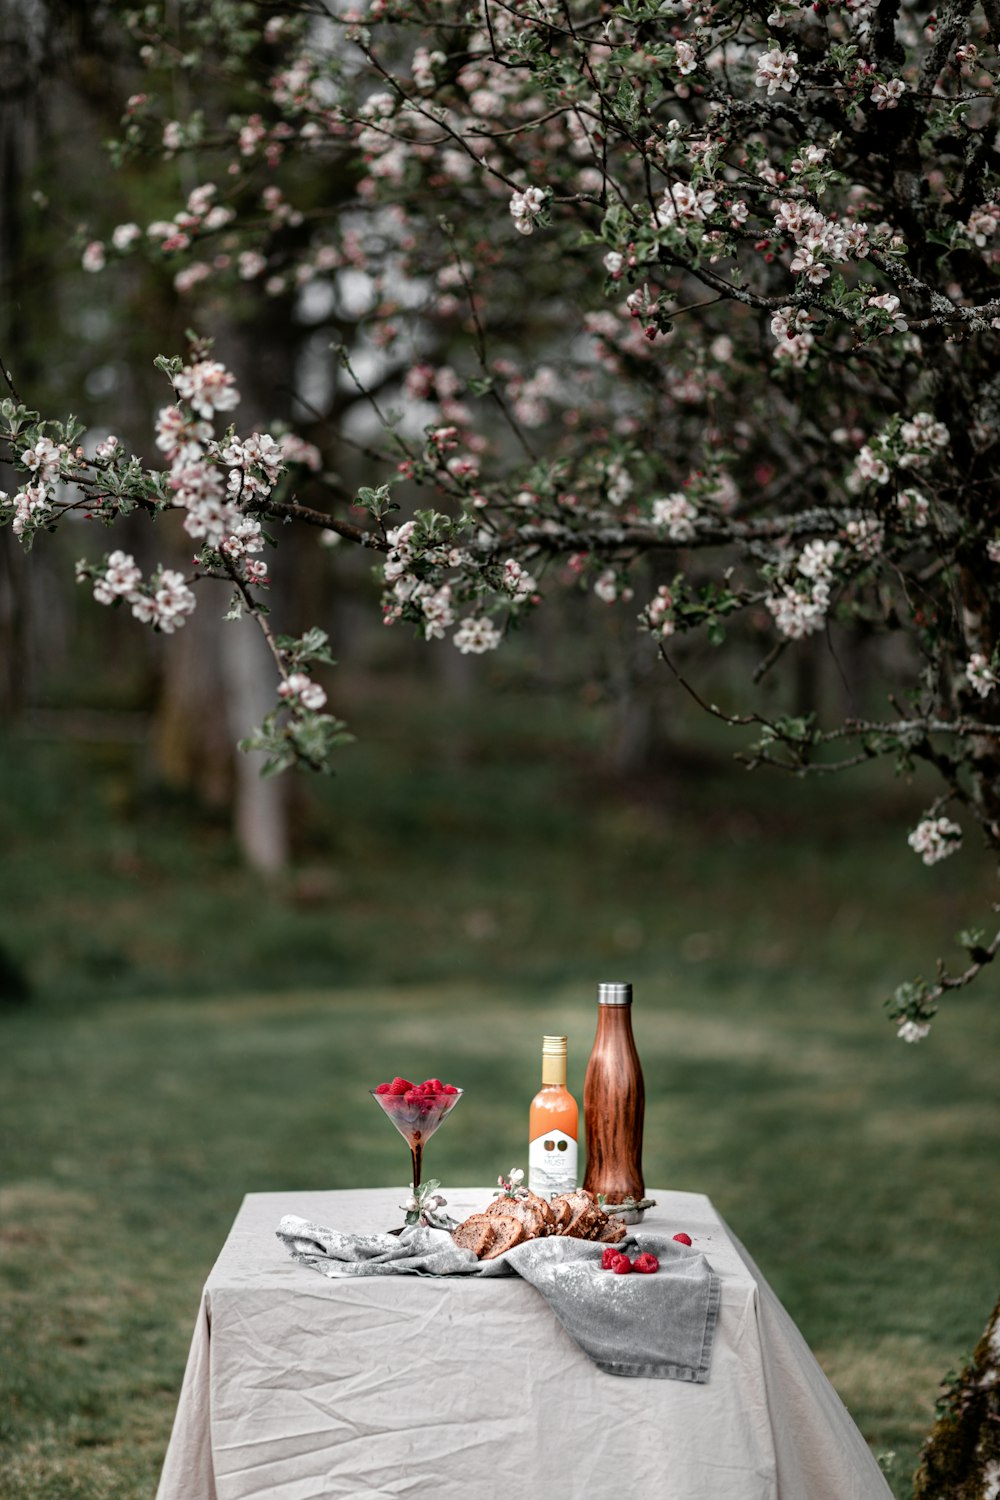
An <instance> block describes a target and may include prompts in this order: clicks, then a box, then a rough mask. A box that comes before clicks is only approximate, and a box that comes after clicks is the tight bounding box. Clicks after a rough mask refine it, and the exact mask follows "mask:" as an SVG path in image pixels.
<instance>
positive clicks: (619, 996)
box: [597, 984, 632, 1005]
mask: <svg viewBox="0 0 1000 1500" xmlns="http://www.w3.org/2000/svg"><path fill="white" fill-rule="evenodd" d="M597 1003H598V1005H631V1004H632V986H631V985H630V984H599V985H598V986H597Z"/></svg>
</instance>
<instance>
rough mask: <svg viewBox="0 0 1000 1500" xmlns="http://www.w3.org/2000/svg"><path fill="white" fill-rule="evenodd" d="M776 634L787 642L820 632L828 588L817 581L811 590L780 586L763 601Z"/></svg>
mask: <svg viewBox="0 0 1000 1500" xmlns="http://www.w3.org/2000/svg"><path fill="white" fill-rule="evenodd" d="M764 603H765V604H766V606H767V608H768V609H769V610H770V612H771V614H772V616H773V617H774V623H775V625H776V626H777V627H778V630H779V631H780V633H781V634H782V635H783V636H785V637H786V638H787V639H788V640H790V641H799V640H802V639H803V637H804V636H807V635H813V634H815V632H816V631H817V630H822V629H823V626H824V625H825V624H826V613H827V610H828V609H829V607H830V586H829V584H828V583H826V582H825V581H824V580H823V579H817V580H815V582H813V583H812V586H811V587H809V586H803V585H800V586H796V585H794V584H792V583H789V582H786V583H783V584H781V585H780V586H779V587H778V588H777V589H776V590H775V591H774V593H772V594H769V595H768V596H767V598H766V599H765V600H764Z"/></svg>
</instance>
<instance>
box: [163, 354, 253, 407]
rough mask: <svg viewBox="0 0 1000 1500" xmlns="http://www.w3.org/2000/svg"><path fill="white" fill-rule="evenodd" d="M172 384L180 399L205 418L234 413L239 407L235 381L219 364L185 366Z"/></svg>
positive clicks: (201, 361)
mask: <svg viewBox="0 0 1000 1500" xmlns="http://www.w3.org/2000/svg"><path fill="white" fill-rule="evenodd" d="M173 384H174V390H175V391H176V392H177V394H178V396H180V397H181V399H182V400H183V401H188V402H189V403H190V404H191V406H192V407H193V409H194V410H195V411H196V412H197V413H198V415H199V416H202V417H207V418H211V417H213V416H214V415H215V413H216V412H219V411H232V409H233V408H234V407H235V406H238V405H239V401H240V393H239V391H238V390H237V389H236V381H235V378H234V376H233V375H231V374H230V372H229V371H228V370H227V369H226V368H225V366H224V365H221V364H219V362H218V361H217V360H213V359H203V360H199V361H198V362H197V363H195V364H193V365H185V367H184V368H183V369H182V370H181V371H180V373H179V374H177V375H175V376H174V377H173Z"/></svg>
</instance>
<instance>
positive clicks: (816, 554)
mask: <svg viewBox="0 0 1000 1500" xmlns="http://www.w3.org/2000/svg"><path fill="white" fill-rule="evenodd" d="M839 551H840V548H839V547H838V545H837V543H836V542H821V541H818V540H814V541H811V542H807V543H806V545H805V546H804V547H803V549H802V551H801V552H800V554H799V558H798V562H797V563H796V565H795V566H796V568H797V569H798V571H799V572H800V573H801V574H802V576H803V577H804V578H816V579H828V578H829V577H830V575H831V574H832V572H833V567H834V563H835V562H836V561H837V554H838V553H839Z"/></svg>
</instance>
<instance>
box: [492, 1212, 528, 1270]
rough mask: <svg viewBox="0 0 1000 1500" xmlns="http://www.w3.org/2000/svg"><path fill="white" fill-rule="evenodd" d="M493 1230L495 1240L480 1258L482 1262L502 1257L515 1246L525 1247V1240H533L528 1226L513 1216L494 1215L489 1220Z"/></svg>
mask: <svg viewBox="0 0 1000 1500" xmlns="http://www.w3.org/2000/svg"><path fill="white" fill-rule="evenodd" d="M488 1223H489V1224H490V1225H491V1226H492V1228H493V1239H492V1241H491V1243H490V1246H489V1249H488V1250H484V1252H483V1254H482V1255H481V1256H480V1257H479V1259H480V1260H493V1259H494V1257H495V1256H497V1255H502V1254H503V1252H504V1251H505V1250H510V1249H511V1248H512V1247H513V1246H514V1245H523V1244H524V1242H525V1240H530V1239H532V1238H533V1236H532V1235H530V1234H529V1233H528V1228H527V1225H525V1224H524V1223H522V1221H521V1220H520V1219H516V1218H515V1217H514V1215H513V1214H493V1215H492V1216H491V1218H490V1219H489V1220H488Z"/></svg>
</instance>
